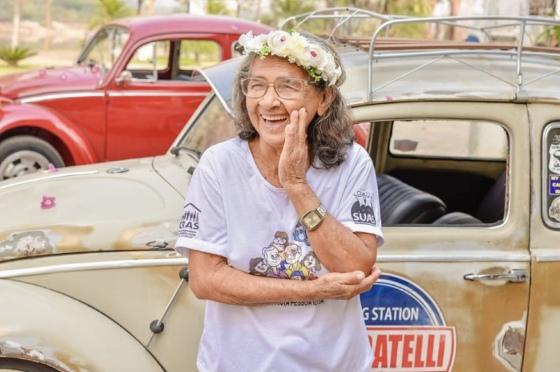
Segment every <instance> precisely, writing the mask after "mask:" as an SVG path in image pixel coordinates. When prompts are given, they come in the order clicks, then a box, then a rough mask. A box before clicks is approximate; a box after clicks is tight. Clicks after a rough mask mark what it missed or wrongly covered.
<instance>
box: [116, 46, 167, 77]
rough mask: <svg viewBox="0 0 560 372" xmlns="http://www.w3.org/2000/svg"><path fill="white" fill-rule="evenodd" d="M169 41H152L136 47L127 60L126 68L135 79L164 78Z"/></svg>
mask: <svg viewBox="0 0 560 372" xmlns="http://www.w3.org/2000/svg"><path fill="white" fill-rule="evenodd" d="M170 47H171V42H170V41H168V40H165V41H154V42H151V43H148V44H144V45H142V46H141V47H140V48H138V49H136V51H135V52H134V55H133V56H132V58H131V59H130V61H129V62H128V64H127V66H126V70H127V71H130V73H132V78H133V79H136V80H161V79H165V78H166V76H168V75H165V72H166V71H168V70H169V54H170Z"/></svg>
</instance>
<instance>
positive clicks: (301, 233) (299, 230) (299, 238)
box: [292, 222, 311, 246]
mask: <svg viewBox="0 0 560 372" xmlns="http://www.w3.org/2000/svg"><path fill="white" fill-rule="evenodd" d="M292 235H293V237H294V240H295V241H296V242H300V243H303V244H305V245H307V246H311V244H309V240H308V239H307V230H305V226H303V224H302V223H301V222H298V224H297V225H296V228H295V229H294V232H293V234H292Z"/></svg>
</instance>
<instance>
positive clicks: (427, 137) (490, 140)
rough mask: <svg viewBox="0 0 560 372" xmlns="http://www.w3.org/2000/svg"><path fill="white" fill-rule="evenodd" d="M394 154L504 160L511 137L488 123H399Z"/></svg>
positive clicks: (459, 121) (395, 123)
mask: <svg viewBox="0 0 560 372" xmlns="http://www.w3.org/2000/svg"><path fill="white" fill-rule="evenodd" d="M441 135H444V136H445V140H444V141H442V140H441V137H440V136H441ZM391 154H394V155H404V156H416V157H440V158H448V159H454V158H455V159H494V160H504V159H505V158H506V155H507V135H506V132H505V131H504V129H503V128H502V127H501V126H499V125H493V124H492V123H488V122H484V121H476V120H453V121H445V120H398V121H395V122H394V124H393V134H392V136H391Z"/></svg>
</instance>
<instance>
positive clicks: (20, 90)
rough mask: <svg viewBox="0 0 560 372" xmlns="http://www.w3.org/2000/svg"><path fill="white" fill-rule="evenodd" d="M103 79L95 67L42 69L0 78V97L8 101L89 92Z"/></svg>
mask: <svg viewBox="0 0 560 372" xmlns="http://www.w3.org/2000/svg"><path fill="white" fill-rule="evenodd" d="M102 77H103V74H102V72H101V70H100V69H99V68H97V67H88V66H73V67H60V68H43V69H40V70H35V71H31V72H24V73H19V74H11V75H7V76H3V77H0V96H3V97H7V98H10V99H17V98H24V97H29V96H36V95H40V94H46V93H59V92H68V91H82V90H91V89H95V87H97V85H98V83H99V81H100V80H101V78H102Z"/></svg>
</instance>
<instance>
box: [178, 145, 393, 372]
mask: <svg viewBox="0 0 560 372" xmlns="http://www.w3.org/2000/svg"><path fill="white" fill-rule="evenodd" d="M306 178H307V182H308V183H309V185H310V187H311V188H312V189H313V190H314V192H315V193H316V194H317V196H318V197H319V199H320V200H321V203H322V204H323V205H324V206H325V207H326V209H327V211H328V212H329V213H330V214H331V215H332V216H334V217H335V218H336V219H337V220H338V221H340V222H341V223H342V224H344V225H345V226H347V227H348V228H350V229H351V230H352V231H361V232H367V233H371V234H375V235H376V236H377V240H378V246H379V245H381V244H382V242H383V238H382V233H381V222H380V214H379V203H378V194H377V182H376V177H375V171H374V168H373V164H372V162H371V159H370V157H369V155H368V154H367V152H366V151H365V150H364V149H363V148H362V147H360V146H359V145H357V144H354V145H352V146H348V150H347V154H346V160H345V161H344V162H343V163H342V164H341V165H340V166H338V167H336V168H333V169H328V170H326V169H316V168H313V167H311V168H309V170H308V172H307V175H306ZM176 247H177V248H176V249H177V250H178V251H179V252H182V253H183V254H185V255H187V256H188V250H189V249H196V250H199V251H204V252H208V253H212V254H216V255H220V256H223V257H226V258H227V261H228V263H229V265H231V266H233V267H234V268H236V269H238V270H242V271H244V272H248V273H251V274H253V275H262V276H269V277H276V278H283V279H299V280H305V279H314V278H316V277H318V276H320V275H322V274H324V273H326V272H328V271H327V269H325V268H324V267H323V266H322V265H321V263H320V262H319V260H318V259H317V257H316V256H315V254H314V253H313V250H312V248H311V247H310V246H309V242H308V241H307V236H306V231H305V229H304V228H303V226H302V225H301V224H299V223H298V214H297V213H296V211H295V209H294V207H293V205H292V203H291V202H290V200H289V198H288V196H287V194H286V192H285V191H284V190H283V189H281V188H277V187H275V186H273V185H271V184H270V183H269V182H268V181H266V180H265V179H264V177H263V176H262V174H261V173H260V171H259V170H258V168H257V166H256V164H255V162H254V160H253V157H252V154H251V152H250V150H249V146H248V143H247V141H244V140H241V139H238V138H236V139H232V140H229V141H226V142H223V143H220V144H218V145H215V146H212V147H211V148H209V149H208V150H206V151H205V152H204V155H203V156H202V158H201V159H200V163H199V164H198V166H197V168H196V171H195V172H194V175H193V178H192V180H191V183H190V185H189V189H188V192H187V197H186V201H185V207H184V212H183V216H182V219H181V223H180V226H179V238H178V240H177V244H176ZM371 358H372V352H371V348H370V345H369V342H368V338H367V334H366V328H365V324H364V321H363V318H362V310H361V306H360V300H359V297H358V296H356V297H354V298H352V299H351V300H348V301H343V300H322V301H301V302H285V303H279V304H274V305H267V306H239V305H227V304H222V303H218V302H213V301H208V303H207V305H206V313H205V322H204V331H203V334H202V339H201V341H200V346H199V354H198V361H197V365H198V368H199V370H200V371H203V372H205V371H242V372H243V371H263V372H265V371H266V372H271V371H279V372H286V371H369V370H370V368H371Z"/></svg>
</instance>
